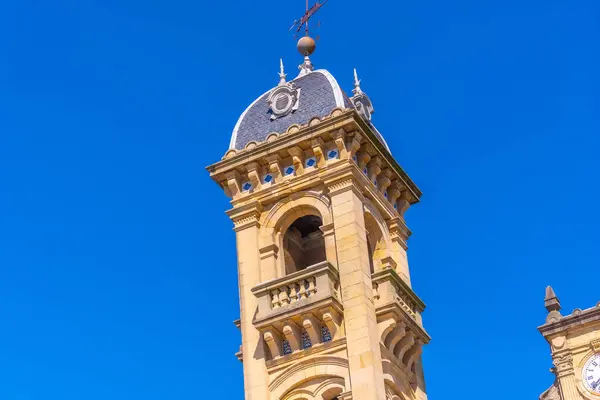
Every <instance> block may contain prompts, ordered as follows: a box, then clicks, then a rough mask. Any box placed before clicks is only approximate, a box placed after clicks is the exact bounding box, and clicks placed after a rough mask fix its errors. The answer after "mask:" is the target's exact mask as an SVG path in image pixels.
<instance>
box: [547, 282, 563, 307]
mask: <svg viewBox="0 0 600 400" xmlns="http://www.w3.org/2000/svg"><path fill="white" fill-rule="evenodd" d="M544 306H545V307H546V310H548V312H552V311H560V309H561V308H562V307H561V306H560V300H558V297H556V294H555V293H554V289H552V286H548V287H547V288H546V298H545V299H544Z"/></svg>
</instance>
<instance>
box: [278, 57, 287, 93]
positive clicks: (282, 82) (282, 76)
mask: <svg viewBox="0 0 600 400" xmlns="http://www.w3.org/2000/svg"><path fill="white" fill-rule="evenodd" d="M286 76H287V75H286V73H285V72H284V70H283V58H280V59H279V86H283V85H285V83H286V82H285V77H286Z"/></svg>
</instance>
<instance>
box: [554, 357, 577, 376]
mask: <svg viewBox="0 0 600 400" xmlns="http://www.w3.org/2000/svg"><path fill="white" fill-rule="evenodd" d="M552 363H553V364H554V366H555V367H556V374H557V376H558V377H559V378H560V377H563V376H567V375H572V374H574V373H575V371H574V369H573V356H572V355H571V354H569V353H567V354H556V355H554V357H553V360H552Z"/></svg>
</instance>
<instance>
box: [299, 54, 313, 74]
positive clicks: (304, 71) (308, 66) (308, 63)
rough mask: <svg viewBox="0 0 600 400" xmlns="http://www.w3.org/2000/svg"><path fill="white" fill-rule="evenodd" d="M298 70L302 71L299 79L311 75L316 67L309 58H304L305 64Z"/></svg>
mask: <svg viewBox="0 0 600 400" xmlns="http://www.w3.org/2000/svg"><path fill="white" fill-rule="evenodd" d="M298 69H299V70H300V74H298V77H301V76H304V75H306V74H309V73H311V72H312V71H313V70H314V69H315V67H314V66H313V63H312V61H310V58H309V57H308V56H304V62H303V63H302V64H300V65H299V66H298Z"/></svg>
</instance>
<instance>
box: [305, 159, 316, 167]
mask: <svg viewBox="0 0 600 400" xmlns="http://www.w3.org/2000/svg"><path fill="white" fill-rule="evenodd" d="M304 165H305V166H306V167H314V166H315V165H317V159H316V158H315V157H311V158H309V159H308V160H306V163H305V164H304Z"/></svg>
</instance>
